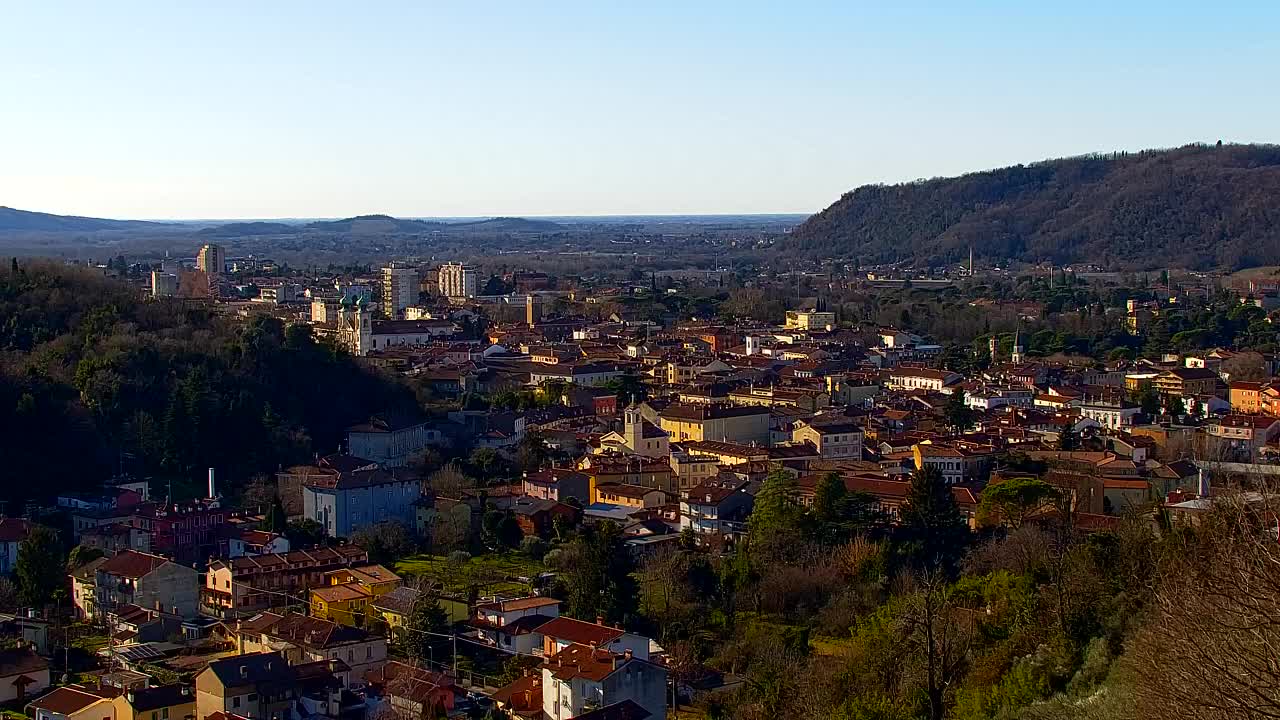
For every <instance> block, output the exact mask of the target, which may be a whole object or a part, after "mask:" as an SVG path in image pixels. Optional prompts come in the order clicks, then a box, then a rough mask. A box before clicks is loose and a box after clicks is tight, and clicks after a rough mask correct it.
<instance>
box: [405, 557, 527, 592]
mask: <svg viewBox="0 0 1280 720" xmlns="http://www.w3.org/2000/svg"><path fill="white" fill-rule="evenodd" d="M393 570H395V572H396V573H397V574H399V575H401V576H402V577H406V578H417V577H422V578H428V579H430V580H434V581H436V582H438V583H440V584H441V585H442V586H443V587H444V589H445V590H446V591H447V592H451V593H465V592H467V590H468V588H470V587H471V586H472V585H474V586H476V588H477V590H478V591H479V592H480V594H481V595H492V594H500V595H514V594H523V593H527V592H529V586H528V585H527V584H525V583H523V582H519V581H517V580H516V578H518V577H528V578H532V577H536V576H537V575H538V574H539V573H542V572H546V566H544V565H543V564H542V563H540V562H538V561H537V560H532V559H530V558H528V557H526V556H524V555H521V554H519V553H514V552H511V553H501V554H498V553H492V554H488V555H478V556H476V557H473V558H471V559H469V560H467V561H466V562H465V563H462V564H461V565H454V564H451V563H450V562H449V561H448V559H447V558H446V557H445V556H444V555H428V554H425V553H423V554H419V555H411V556H409V557H406V558H403V559H401V560H399V561H397V562H396V563H395V567H394V568H393Z"/></svg>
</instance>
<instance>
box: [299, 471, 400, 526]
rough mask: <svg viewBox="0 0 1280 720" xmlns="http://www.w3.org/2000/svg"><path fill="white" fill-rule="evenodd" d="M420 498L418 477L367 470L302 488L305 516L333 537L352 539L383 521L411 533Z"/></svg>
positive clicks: (318, 479) (315, 479)
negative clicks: (393, 523) (357, 532)
mask: <svg viewBox="0 0 1280 720" xmlns="http://www.w3.org/2000/svg"><path fill="white" fill-rule="evenodd" d="M421 494H422V484H421V481H420V480H419V478H418V476H417V475H416V474H415V473H412V472H409V471H407V470H402V469H391V470H383V469H369V468H366V469H361V470H353V471H350V472H342V473H333V474H327V475H322V476H313V477H310V478H308V479H307V480H306V481H305V482H304V483H303V485H302V514H303V516H304V517H308V518H311V519H312V520H315V521H316V522H318V523H320V526H321V527H323V528H324V531H325V533H326V534H328V535H329V536H330V537H349V536H350V535H351V533H353V532H356V531H357V530H361V529H363V528H365V527H368V526H369V525H373V524H375V523H379V522H382V521H384V520H394V521H396V522H399V523H402V524H403V525H404V526H405V527H407V528H409V529H410V530H412V529H413V527H414V522H415V520H416V508H415V506H414V501H415V500H417V499H418V497H419V496H420V495H421Z"/></svg>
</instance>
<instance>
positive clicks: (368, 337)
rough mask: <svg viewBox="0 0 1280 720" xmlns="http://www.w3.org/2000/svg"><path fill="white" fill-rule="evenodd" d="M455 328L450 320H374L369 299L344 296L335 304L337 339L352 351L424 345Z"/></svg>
mask: <svg viewBox="0 0 1280 720" xmlns="http://www.w3.org/2000/svg"><path fill="white" fill-rule="evenodd" d="M456 332H458V326H457V325H456V324H454V323H453V322H452V321H450V320H374V319H373V313H372V311H371V310H370V309H369V299H368V298H367V297H364V296H361V297H358V298H352V297H344V298H343V299H342V302H341V303H340V304H339V305H338V328H337V333H338V343H339V344H340V345H342V347H344V348H346V349H347V350H348V351H349V352H350V353H351V354H352V355H356V356H361V357H362V356H365V355H368V354H369V353H370V352H372V351H374V350H385V349H387V348H391V347H399V346H403V345H426V344H428V343H430V342H432V341H433V340H436V339H438V338H443V337H449V336H451V335H453V334H454V333H456Z"/></svg>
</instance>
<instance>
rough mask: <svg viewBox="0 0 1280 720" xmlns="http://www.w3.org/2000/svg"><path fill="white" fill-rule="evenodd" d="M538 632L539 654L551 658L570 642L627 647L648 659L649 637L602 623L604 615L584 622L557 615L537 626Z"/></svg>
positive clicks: (618, 649)
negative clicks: (540, 638) (540, 643)
mask: <svg viewBox="0 0 1280 720" xmlns="http://www.w3.org/2000/svg"><path fill="white" fill-rule="evenodd" d="M538 632H539V633H541V635H542V654H543V656H545V657H551V656H552V655H555V654H556V653H558V652H560V651H561V650H564V649H565V648H567V647H569V646H571V645H589V646H592V647H598V648H602V649H604V650H609V651H610V652H615V653H621V652H624V651H625V650H626V649H628V648H629V649H631V651H632V652H633V653H634V654H635V656H636V657H638V658H642V659H644V660H648V659H649V638H647V637H645V636H643V635H637V634H635V633H630V632H627V631H625V630H623V629H622V628H621V627H620V626H619V627H611V626H609V625H606V624H605V622H604V618H601V617H597V618H596V621H595V622H593V623H591V622H586V621H585V620H577V619H574V618H571V617H564V616H561V617H557V618H554V619H552V620H551V621H549V622H547V623H546V624H545V625H543V626H542V627H540V628H538Z"/></svg>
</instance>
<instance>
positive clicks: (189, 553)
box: [128, 500, 231, 565]
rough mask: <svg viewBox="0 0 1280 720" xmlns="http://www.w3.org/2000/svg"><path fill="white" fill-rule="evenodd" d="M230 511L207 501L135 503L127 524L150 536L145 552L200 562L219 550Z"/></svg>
mask: <svg viewBox="0 0 1280 720" xmlns="http://www.w3.org/2000/svg"><path fill="white" fill-rule="evenodd" d="M230 520H231V510H229V509H228V508H224V507H221V506H220V505H219V504H218V503H217V502H214V501H210V500H196V501H193V502H190V503H175V504H172V505H158V504H154V503H146V504H143V505H139V506H138V507H137V508H136V509H135V511H134V513H133V516H132V517H131V518H130V519H129V522H128V524H129V525H131V526H133V527H138V528H141V529H142V530H143V531H144V532H146V533H147V534H148V535H149V536H150V537H149V538H148V540H147V541H146V547H148V548H150V549H149V550H148V552H152V553H156V554H160V555H164V556H165V557H170V558H173V560H174V561H175V562H178V563H181V564H183V565H194V564H196V563H203V562H205V561H207V560H208V559H209V558H210V557H213V556H214V555H216V554H217V553H218V552H219V542H220V541H221V539H222V537H223V536H224V535H225V534H226V528H227V524H228V522H229V521H230Z"/></svg>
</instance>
